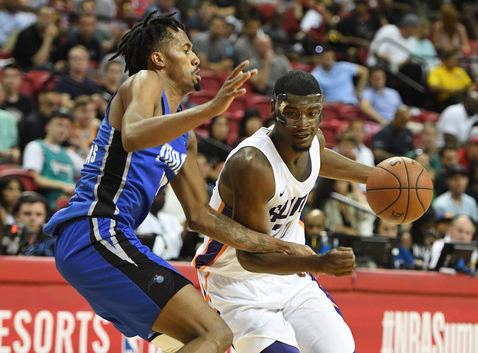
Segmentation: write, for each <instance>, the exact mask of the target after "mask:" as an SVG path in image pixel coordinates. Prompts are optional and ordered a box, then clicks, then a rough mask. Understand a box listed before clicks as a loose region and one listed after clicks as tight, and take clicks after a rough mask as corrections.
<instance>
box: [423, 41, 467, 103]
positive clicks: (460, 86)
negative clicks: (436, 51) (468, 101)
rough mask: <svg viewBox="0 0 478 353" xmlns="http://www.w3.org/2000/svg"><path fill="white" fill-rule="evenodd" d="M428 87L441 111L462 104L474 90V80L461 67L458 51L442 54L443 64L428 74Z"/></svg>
mask: <svg viewBox="0 0 478 353" xmlns="http://www.w3.org/2000/svg"><path fill="white" fill-rule="evenodd" d="M428 87H429V89H430V91H431V93H432V95H433V97H434V99H435V101H436V103H437V104H438V108H439V109H440V110H443V109H444V108H446V107H448V106H450V105H452V104H458V103H460V102H462V101H463V100H464V98H465V97H466V95H467V93H469V92H470V91H471V90H473V88H474V83H473V80H472V79H471V77H470V76H469V75H468V73H467V72H466V71H465V69H463V68H462V67H461V66H460V65H459V62H458V52H457V51H455V50H451V51H447V52H445V53H443V54H442V64H441V65H440V66H437V67H436V68H434V69H433V70H431V71H430V72H429V74H428Z"/></svg>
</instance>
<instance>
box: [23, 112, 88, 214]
mask: <svg viewBox="0 0 478 353" xmlns="http://www.w3.org/2000/svg"><path fill="white" fill-rule="evenodd" d="M72 124H73V115H72V114H71V113H70V111H69V110H67V109H64V108H63V109H60V110H57V111H54V112H53V113H52V114H51V115H50V117H49V118H48V120H47V123H46V126H45V130H46V136H45V138H44V139H38V140H34V141H31V142H29V143H28V144H27V145H26V146H25V151H24V153H23V168H24V169H26V170H29V171H31V172H32V174H33V176H34V178H35V181H36V183H37V186H38V189H39V190H38V191H39V192H41V193H42V194H44V195H45V196H46V197H47V198H48V201H49V203H50V207H51V209H52V210H55V209H56V199H57V198H58V197H59V196H61V195H62V194H66V195H72V194H73V193H74V190H75V177H76V176H78V175H79V172H80V170H81V167H82V166H83V159H82V158H81V157H79V156H78V155H77V154H76V153H75V152H73V151H72V150H70V149H66V148H65V147H63V146H62V144H63V143H64V142H65V141H66V140H68V138H69V136H70V133H71V129H72Z"/></svg>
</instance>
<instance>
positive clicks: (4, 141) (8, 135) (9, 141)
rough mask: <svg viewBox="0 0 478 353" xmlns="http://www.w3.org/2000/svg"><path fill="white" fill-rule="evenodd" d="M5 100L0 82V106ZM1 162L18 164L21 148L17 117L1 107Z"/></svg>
mask: <svg viewBox="0 0 478 353" xmlns="http://www.w3.org/2000/svg"><path fill="white" fill-rule="evenodd" d="M4 100H5V91H4V89H3V85H1V84H0V106H1V105H2V103H3V102H4ZM0 127H1V128H0V163H2V164H3V163H6V164H18V163H19V162H20V149H19V148H18V128H17V122H16V120H15V117H14V116H13V115H12V114H10V113H9V112H7V111H6V110H3V109H0Z"/></svg>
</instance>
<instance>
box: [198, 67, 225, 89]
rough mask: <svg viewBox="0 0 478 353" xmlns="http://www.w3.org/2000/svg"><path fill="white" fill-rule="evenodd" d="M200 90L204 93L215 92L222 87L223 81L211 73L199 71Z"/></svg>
mask: <svg viewBox="0 0 478 353" xmlns="http://www.w3.org/2000/svg"><path fill="white" fill-rule="evenodd" d="M199 76H201V88H202V89H203V90H205V91H210V92H217V91H219V89H220V88H221V87H222V84H223V83H224V79H223V78H222V77H220V76H219V75H216V74H214V73H212V72H208V71H204V72H203V71H201V72H200V74H199Z"/></svg>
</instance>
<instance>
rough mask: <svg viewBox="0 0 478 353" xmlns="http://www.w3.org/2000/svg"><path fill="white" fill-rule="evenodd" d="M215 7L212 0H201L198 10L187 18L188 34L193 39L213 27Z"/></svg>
mask: <svg viewBox="0 0 478 353" xmlns="http://www.w3.org/2000/svg"><path fill="white" fill-rule="evenodd" d="M214 7H215V5H214V3H213V2H212V1H211V0H201V1H199V4H198V5H197V8H196V12H195V13H194V14H193V15H192V16H190V17H188V18H187V19H186V22H185V25H186V28H187V29H188V36H189V38H190V39H191V40H193V39H194V37H195V36H196V35H197V34H198V33H200V32H206V31H207V30H210V29H211V22H212V21H213V19H214V18H215V8H214ZM220 18H224V17H220ZM224 26H225V24H224ZM224 30H225V29H224ZM196 53H197V49H196ZM201 63H202V60H201Z"/></svg>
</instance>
